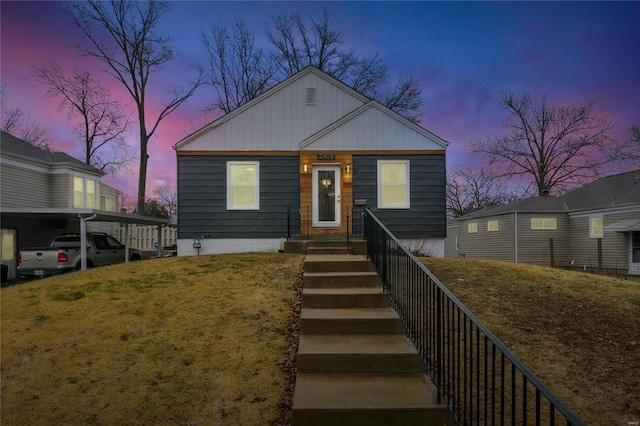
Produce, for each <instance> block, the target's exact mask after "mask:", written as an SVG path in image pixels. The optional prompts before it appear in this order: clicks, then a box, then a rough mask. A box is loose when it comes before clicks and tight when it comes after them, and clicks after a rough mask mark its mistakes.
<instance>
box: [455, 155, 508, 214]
mask: <svg viewBox="0 0 640 426" xmlns="http://www.w3.org/2000/svg"><path fill="white" fill-rule="evenodd" d="M446 196H447V210H448V212H449V214H450V215H451V216H453V217H459V216H462V215H465V214H467V213H471V212H474V211H476V210H480V209H482V208H485V207H488V206H495V205H502V204H508V203H510V202H512V201H515V200H517V199H519V198H521V195H520V194H519V193H518V192H517V191H511V192H510V191H509V188H508V186H507V182H506V179H505V178H501V177H498V176H496V173H494V172H492V171H490V170H485V169H480V170H473V169H471V168H470V167H468V166H459V167H456V168H454V169H452V170H450V171H449V173H447V189H446Z"/></svg>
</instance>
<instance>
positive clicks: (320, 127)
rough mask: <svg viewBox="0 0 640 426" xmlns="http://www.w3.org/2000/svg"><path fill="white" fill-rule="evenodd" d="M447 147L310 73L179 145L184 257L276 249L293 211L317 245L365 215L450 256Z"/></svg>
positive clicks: (313, 70)
mask: <svg viewBox="0 0 640 426" xmlns="http://www.w3.org/2000/svg"><path fill="white" fill-rule="evenodd" d="M447 145H448V143H447V142H446V141H444V140H442V139H441V138H439V137H438V136H436V135H434V134H433V133H431V132H429V131H427V130H425V129H423V128H422V127H420V126H418V125H416V124H414V123H412V122H410V121H409V120H406V119H405V118H403V117H401V116H400V115H398V114H396V113H394V112H393V111H391V110H389V109H387V108H385V107H384V106H382V105H381V104H379V103H378V102H376V101H374V100H371V99H369V98H367V97H365V96H363V95H362V94H360V93H358V92H357V91H355V90H353V89H351V88H350V87H348V86H346V85H345V84H343V83H342V82H340V81H338V80H336V79H335V78H333V77H331V76H329V75H328V74H326V73H324V72H322V71H320V70H318V69H316V68H314V67H307V68H305V69H304V70H302V71H300V72H299V73H297V74H295V75H293V76H291V77H289V78H288V79H286V80H284V81H283V82H281V83H280V84H278V85H276V86H275V87H273V88H271V89H270V90H268V91H267V92H265V93H263V94H262V95H260V96H258V97H256V98H255V99H253V100H251V101H249V102H247V103H246V104H244V105H242V106H240V107H239V108H238V109H236V110H235V111H232V112H230V113H229V114H226V115H224V116H222V117H221V118H219V119H218V120H216V121H214V122H213V123H211V124H209V125H207V126H205V127H203V128H202V129H200V130H198V131H197V132H195V133H193V134H191V135H189V136H187V137H186V138H184V139H183V140H181V141H180V142H178V143H177V144H176V145H175V146H174V148H175V150H176V153H177V164H178V255H191V254H197V253H224V252H244V251H276V250H278V249H279V248H280V247H281V242H282V241H283V240H284V239H285V238H287V236H288V227H287V226H288V219H287V215H288V212H293V214H295V215H299V218H298V220H297V222H296V227H297V228H296V229H298V227H299V229H298V231H300V233H301V234H304V235H305V237H306V238H309V239H325V238H340V237H341V236H345V235H346V234H347V226H348V219H347V218H348V217H350V218H351V219H349V223H351V220H352V219H353V217H352V216H349V215H351V214H352V213H351V212H352V209H353V206H354V205H358V206H369V207H370V208H371V209H372V210H373V211H374V212H375V214H376V215H377V216H378V217H379V218H380V219H381V220H382V221H383V222H384V223H385V224H386V225H387V226H388V227H389V229H390V230H391V231H392V232H394V233H395V234H396V236H398V237H399V238H401V239H404V240H416V241H418V240H419V241H423V244H428V245H429V246H430V247H432V248H435V249H434V251H436V252H438V253H440V254H441V255H442V253H443V249H444V237H445V233H446V230H445V218H446V216H445V215H446V212H445V152H446V147H447ZM296 217H298V216H296ZM194 240H200V242H199V243H195V244H196V246H197V245H198V244H199V246H200V247H197V248H194ZM425 242H426V243H425Z"/></svg>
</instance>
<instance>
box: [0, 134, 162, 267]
mask: <svg viewBox="0 0 640 426" xmlns="http://www.w3.org/2000/svg"><path fill="white" fill-rule="evenodd" d="M103 175H104V173H103V172H102V171H101V170H98V169H96V168H94V167H91V166H89V165H87V164H85V163H83V162H82V161H79V160H77V159H75V158H73V157H71V156H69V155H67V154H65V153H63V152H53V151H47V150H43V149H40V148H37V147H35V146H33V145H31V144H29V143H27V142H25V141H23V140H21V139H19V138H16V137H14V136H12V135H10V134H9V133H6V132H2V133H1V137H0V185H1V188H0V213H1V225H2V246H1V252H0V253H1V259H2V264H3V265H6V266H7V267H8V277H7V278H8V279H12V278H15V277H16V266H17V254H18V253H19V251H20V249H21V248H24V247H34V246H47V245H49V243H50V242H51V241H52V240H53V238H54V237H55V236H57V235H59V234H62V233H69V232H74V233H77V232H79V231H80V229H81V227H82V225H81V223H82V222H83V221H85V222H84V223H85V225H86V226H87V229H86V230H87V231H103V232H111V223H105V221H112V222H113V221H118V222H119V221H122V222H127V221H130V220H132V217H131V216H128V215H124V214H120V213H118V191H117V190H116V189H115V188H112V187H110V186H108V185H105V184H103V183H102V181H101V179H102V176H103ZM91 219H93V220H94V221H93V222H86V221H88V220H91ZM164 222H166V221H165V220H160V219H155V220H150V221H147V222H146V223H154V224H156V223H164Z"/></svg>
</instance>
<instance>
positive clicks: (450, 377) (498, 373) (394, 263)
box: [365, 209, 583, 425]
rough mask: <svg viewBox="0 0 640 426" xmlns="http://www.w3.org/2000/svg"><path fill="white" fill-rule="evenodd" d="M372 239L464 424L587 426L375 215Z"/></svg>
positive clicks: (369, 220) (392, 289) (434, 374)
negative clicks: (559, 425) (564, 425)
mask: <svg viewBox="0 0 640 426" xmlns="http://www.w3.org/2000/svg"><path fill="white" fill-rule="evenodd" d="M365 238H366V240H367V254H368V256H369V258H370V259H371V260H372V261H373V263H374V264H375V267H376V269H377V271H378V274H379V275H380V277H381V279H382V281H383V285H384V289H385V291H386V292H387V293H388V294H389V297H390V299H391V302H392V305H393V307H394V308H395V310H396V311H397V312H398V314H399V316H400V318H401V319H402V321H403V323H404V325H405V327H406V329H407V333H408V336H409V338H410V339H411V340H412V342H413V343H414V345H415V346H416V348H417V349H418V352H419V353H420V356H421V357H422V360H423V362H424V364H425V367H426V370H427V373H428V374H429V376H430V377H431V379H432V381H433V382H434V384H435V385H436V387H437V388H438V393H439V397H440V400H441V401H442V402H444V403H445V404H446V405H447V407H448V408H449V411H450V412H451V415H452V417H453V419H454V421H455V422H456V423H457V424H459V425H473V424H478V425H489V424H491V425H495V424H499V425H504V424H511V425H529V424H530V425H540V424H549V425H556V424H566V425H582V424H583V422H582V421H581V420H580V419H579V418H578V417H577V416H576V415H575V414H573V413H572V412H571V411H570V410H569V409H568V408H567V407H566V406H565V405H564V404H563V403H562V401H560V400H559V399H558V398H557V397H556V396H555V395H554V394H553V393H552V392H551V391H550V390H549V389H548V388H547V387H546V386H545V385H544V384H543V383H542V382H541V381H540V380H539V379H538V378H537V377H536V376H535V375H534V374H533V373H532V372H531V371H530V370H529V369H527V367H525V366H524V364H522V362H521V361H520V360H518V358H517V357H516V356H515V355H514V354H513V353H511V351H509V349H508V348H507V347H506V346H505V345H504V344H503V343H502V342H501V341H500V340H499V339H498V338H497V337H496V336H495V335H494V334H493V333H491V331H489V329H487V328H486V327H485V326H484V325H483V324H482V323H481V322H480V320H478V318H476V317H475V316H474V315H473V314H472V313H471V312H470V311H469V310H468V309H467V308H466V307H465V306H464V305H463V304H462V303H461V302H460V301H459V300H458V299H457V298H456V297H455V296H454V295H453V294H452V293H451V292H450V291H449V290H448V289H447V288H446V287H445V286H444V285H443V284H442V283H440V281H438V279H437V278H436V277H435V276H434V275H433V274H432V273H431V272H430V271H429V270H428V269H427V268H426V267H425V266H424V265H423V264H422V263H421V262H420V261H419V260H418V259H417V258H416V257H415V256H414V255H413V254H411V253H410V252H409V251H407V250H406V249H405V248H404V247H403V246H402V244H401V243H400V242H399V241H398V239H397V238H396V237H395V236H394V235H393V234H391V233H390V232H389V230H388V229H387V228H386V227H385V226H384V225H383V224H382V223H381V222H380V220H379V219H378V218H377V217H375V216H374V215H373V213H372V212H371V211H370V210H369V209H366V212H365Z"/></svg>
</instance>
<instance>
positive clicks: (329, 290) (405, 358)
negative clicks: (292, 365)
mask: <svg viewBox="0 0 640 426" xmlns="http://www.w3.org/2000/svg"><path fill="white" fill-rule="evenodd" d="M304 271H305V272H304V285H303V292H302V313H301V316H300V343H299V346H298V355H297V379H296V388H295V394H294V399H293V424H294V425H305V426H306V425H367V426H369V425H412V424H416V425H418V424H419V425H444V424H453V422H452V420H451V416H450V415H449V412H448V411H447V409H446V407H445V406H444V405H443V404H441V403H438V402H437V391H436V388H435V386H434V385H433V384H432V383H431V381H430V380H429V379H428V378H427V376H426V375H425V373H424V366H423V364H422V360H421V359H420V356H419V355H418V352H417V351H416V349H415V347H414V346H413V344H412V343H411V342H410V341H409V340H408V339H407V338H406V337H405V329H404V326H403V325H402V322H401V321H400V319H399V317H398V315H397V313H396V312H395V311H394V310H393V309H392V308H391V305H390V302H389V297H388V296H387V295H386V294H385V293H383V291H382V284H381V282H380V279H379V278H378V275H377V274H376V273H375V270H374V269H373V265H372V264H371V262H369V261H368V260H367V259H366V258H365V257H364V256H353V255H317V254H309V255H307V257H306V259H305V263H304Z"/></svg>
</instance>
